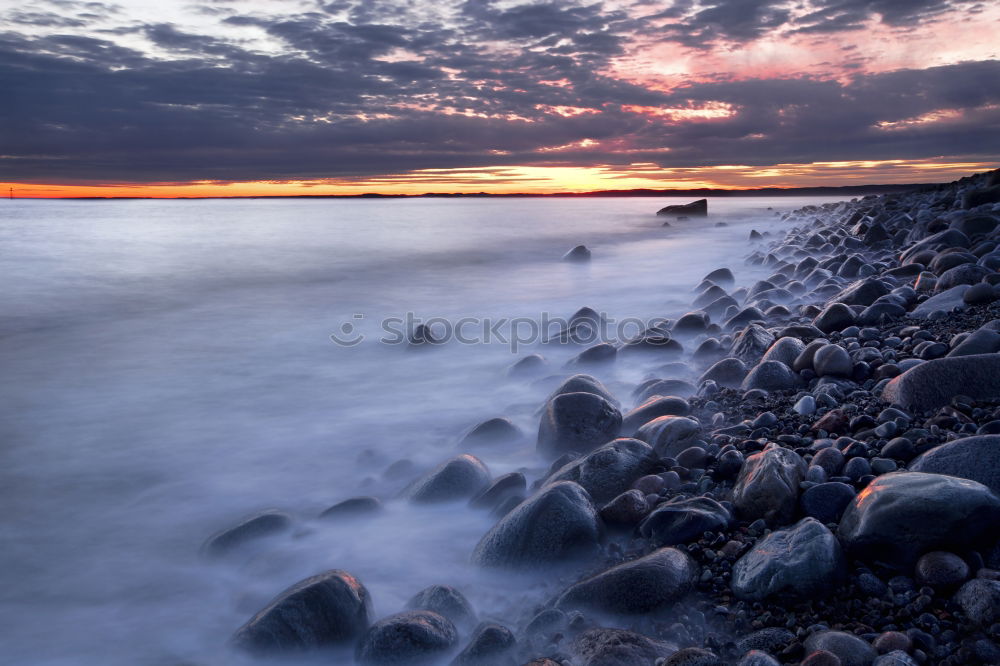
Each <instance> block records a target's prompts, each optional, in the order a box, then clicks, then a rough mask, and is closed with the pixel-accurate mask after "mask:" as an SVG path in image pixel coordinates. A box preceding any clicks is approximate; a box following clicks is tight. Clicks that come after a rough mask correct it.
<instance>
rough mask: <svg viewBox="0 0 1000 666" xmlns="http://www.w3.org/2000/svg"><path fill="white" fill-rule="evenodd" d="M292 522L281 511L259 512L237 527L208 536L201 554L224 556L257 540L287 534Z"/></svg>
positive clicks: (289, 517)
mask: <svg viewBox="0 0 1000 666" xmlns="http://www.w3.org/2000/svg"><path fill="white" fill-rule="evenodd" d="M293 522H294V521H293V520H292V517H291V516H289V515H288V514H287V513H284V512H283V511H278V510H277V509H267V510H266V511H261V512H260V513H256V514H254V515H252V516H249V517H248V518H244V519H243V520H242V521H240V523H239V524H238V525H234V526H233V527H227V528H226V529H224V530H221V531H219V532H216V533H215V534H213V535H212V536H210V537H209V538H208V539H207V540H206V541H205V544H204V545H203V546H202V553H204V554H205V555H207V556H208V557H219V556H222V555H226V554H228V553H230V552H232V551H235V550H236V549H238V548H241V547H242V546H244V545H245V544H247V543H250V542H252V541H256V540H257V539H263V538H265V537H269V536H274V535H277V534H282V533H284V532H287V531H288V530H290V529H291V528H292V524H293Z"/></svg>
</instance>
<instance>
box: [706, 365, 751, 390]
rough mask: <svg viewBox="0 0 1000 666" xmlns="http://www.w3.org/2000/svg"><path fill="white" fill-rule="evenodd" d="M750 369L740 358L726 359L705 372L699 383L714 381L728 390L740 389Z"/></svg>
mask: <svg viewBox="0 0 1000 666" xmlns="http://www.w3.org/2000/svg"><path fill="white" fill-rule="evenodd" d="M748 372H750V369H749V368H747V366H746V363H744V362H743V361H741V360H740V359H738V358H724V359H722V360H721V361H719V362H718V363H716V364H715V365H713V366H712V367H711V368H709V369H708V370H706V371H705V374H703V375H702V376H701V377H700V378H699V379H698V383H699V384H701V383H702V382H706V381H713V382H715V383H716V384H718V385H719V386H724V387H726V388H738V387H739V385H740V384H742V383H743V380H744V379H745V378H746V376H747V373H748Z"/></svg>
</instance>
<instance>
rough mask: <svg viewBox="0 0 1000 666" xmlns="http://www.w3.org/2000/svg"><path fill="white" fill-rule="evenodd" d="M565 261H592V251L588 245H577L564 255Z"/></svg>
mask: <svg viewBox="0 0 1000 666" xmlns="http://www.w3.org/2000/svg"><path fill="white" fill-rule="evenodd" d="M563 261H570V262H578V263H580V262H587V261H590V249H589V248H587V246H586V245H577V246H576V247H574V248H573V249H572V250H570V251H569V252H567V253H566V254H564V255H563Z"/></svg>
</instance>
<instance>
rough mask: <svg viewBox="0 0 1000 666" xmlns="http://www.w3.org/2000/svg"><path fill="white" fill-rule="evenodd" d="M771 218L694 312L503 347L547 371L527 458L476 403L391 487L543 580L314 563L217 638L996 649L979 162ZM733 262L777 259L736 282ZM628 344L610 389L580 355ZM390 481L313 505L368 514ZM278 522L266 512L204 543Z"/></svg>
mask: <svg viewBox="0 0 1000 666" xmlns="http://www.w3.org/2000/svg"><path fill="white" fill-rule="evenodd" d="M708 219H709V221H710V220H711V217H709V218H708ZM782 221H783V225H784V226H785V227H786V229H787V233H785V234H770V235H762V234H760V233H757V232H756V231H754V232H751V233H750V238H749V240H748V245H749V249H748V254H747V257H746V265H745V266H742V267H741V266H720V267H718V269H717V270H714V271H712V272H710V273H709V274H708V275H706V276H705V278H704V280H703V281H702V282H701V283H700V284H698V285H695V286H694V289H693V290H692V291H691V294H690V302H691V311H690V312H689V313H688V314H684V315H683V316H680V317H677V318H676V319H672V320H668V321H665V322H664V323H661V324H658V325H657V326H655V327H652V328H650V329H648V330H646V331H644V332H643V333H641V334H640V335H639V336H637V337H633V338H631V339H628V340H621V341H617V342H614V343H609V342H604V343H601V344H597V345H592V346H588V345H587V344H585V341H586V340H592V339H594V338H593V333H594V331H595V330H598V329H601V328H602V326H603V324H604V322H602V320H601V315H600V314H598V313H597V312H595V311H594V310H591V309H590V308H586V307H585V308H582V309H581V310H580V311H579V312H577V313H576V314H575V315H574V316H573V317H572V318H571V319H570V320H569V324H568V326H567V327H566V328H565V330H564V331H562V334H561V335H560V336H558V338H559V339H558V340H557V343H558V344H564V345H579V346H580V350H579V354H578V355H577V356H575V357H574V359H573V360H572V361H571V362H570V363H568V364H567V365H566V367H564V368H558V367H553V366H551V365H549V363H548V361H547V360H546V358H545V352H544V349H541V350H540V353H537V354H530V355H527V356H524V357H523V358H521V359H520V360H519V361H517V362H516V363H514V364H513V365H512V366H511V368H510V369H509V371H508V377H507V379H506V380H505V381H511V382H523V383H524V384H525V385H526V386H527V385H533V386H538V385H546V386H548V385H552V386H554V387H555V388H554V389H553V390H552V391H551V393H550V395H549V397H548V399H547V400H546V401H545V402H544V404H541V405H537V410H538V411H537V423H538V425H537V427H538V430H537V450H538V452H539V453H540V454H541V455H542V456H543V457H544V458H545V459H546V460H549V461H551V465H550V466H549V468H548V469H547V470H546V469H538V468H536V467H533V466H532V465H531V464H530V463H528V461H526V466H525V467H524V468H523V469H522V470H519V471H515V472H511V473H507V474H503V475H499V476H496V477H495V478H494V477H493V476H492V475H491V473H490V471H489V469H488V468H487V466H486V465H485V464H484V463H483V462H482V461H481V460H480V457H479V454H477V452H478V451H482V450H483V447H500V448H502V447H504V446H505V443H507V442H510V441H514V440H518V439H520V438H523V437H531V438H534V437H535V434H534V433H533V432H532V433H524V432H522V429H520V428H518V426H517V425H515V424H514V423H513V422H512V421H511V420H509V419H508V418H506V415H504V414H497V415H496V416H495V417H494V418H492V419H489V420H487V421H484V422H482V423H481V424H479V425H478V426H476V427H474V428H472V429H470V430H469V431H467V432H466V433H455V436H456V438H457V439H458V441H459V442H460V444H459V447H458V450H457V451H456V455H455V456H454V457H452V458H450V459H448V460H444V461H442V462H441V464H440V465H439V466H437V467H436V468H434V469H432V470H430V471H429V472H426V473H423V474H421V475H419V476H417V477H416V478H412V479H409V480H408V481H407V484H406V485H405V488H404V490H403V491H402V493H403V497H404V499H405V501H408V502H412V503H427V504H450V505H452V506H454V507H455V509H454V510H455V511H479V512H490V513H491V515H492V516H493V517H494V518H495V521H496V522H495V524H494V525H493V527H492V528H491V529H489V530H488V531H487V532H486V533H485V534H483V536H482V538H481V540H480V541H479V543H478V545H476V546H475V548H474V549H473V550H472V552H470V553H468V557H469V558H470V559H471V561H472V562H473V563H474V564H475V565H476V566H478V567H481V568H482V569H483V570H484V571H490V572H493V573H494V574H497V573H498V572H499V574H500V575H506V574H508V573H509V575H510V576H511V578H510V581H511V582H510V585H511V586H517V585H519V584H522V583H521V581H522V578H520V577H519V574H521V573H523V572H526V571H531V572H547V573H546V575H548V576H549V577H550V579H551V580H553V581H557V582H558V586H559V588H560V591H559V592H558V593H556V594H554V595H549V598H547V599H545V600H543V601H541V602H539V603H537V604H532V605H531V606H530V607H525V608H522V609H520V610H519V611H518V614H517V615H518V618H517V621H515V622H511V621H509V620H508V621H506V622H497V621H494V620H493V618H491V617H490V614H489V613H488V612H483V611H481V610H480V609H476V608H474V607H473V606H472V604H470V602H469V601H468V600H467V598H466V596H467V591H466V592H463V590H462V589H460V588H459V587H456V586H453V583H452V581H449V580H441V581H440V582H439V584H437V585H434V586H431V587H429V588H427V589H425V590H423V591H421V592H420V593H418V594H416V595H415V596H414V597H413V598H412V599H411V600H410V601H409V602H408V603H407V604H406V607H405V608H399V609H397V610H398V612H395V613H386V612H385V611H386V610H387V609H384V608H380V611H381V613H380V614H379V615H375V613H374V611H373V600H372V598H371V596H372V595H371V594H370V593H369V592H368V589H367V588H366V585H365V584H366V582H369V581H364V580H361V579H359V578H358V577H356V576H355V575H354V574H352V573H351V572H349V571H345V570H342V569H332V570H327V571H317V572H316V575H315V576H312V577H310V578H307V579H305V580H302V581H301V582H299V583H298V584H296V585H294V586H292V587H291V588H289V589H287V590H285V591H283V592H281V593H280V594H278V595H277V596H276V597H275V598H274V599H273V601H271V602H270V603H269V604H267V605H266V606H265V607H263V608H261V609H260V610H259V612H257V613H256V614H255V615H253V616H252V617H250V618H248V621H247V622H246V624H244V625H243V626H242V627H241V628H239V629H238V630H237V631H236V632H235V634H234V636H233V638H232V641H231V644H232V646H233V649H234V650H235V651H236V652H237V653H244V654H250V655H254V656H257V657H263V658H272V659H279V660H280V659H283V658H287V657H289V656H293V655H301V654H303V652H306V653H315V654H316V655H318V656H317V658H318V659H319V661H318V662H317V663H342V661H343V660H345V659H346V660H351V659H354V660H356V661H357V663H360V664H366V665H368V664H371V665H380V664H448V663H451V664H457V665H473V664H482V665H498V666H499V665H505V666H507V665H510V666H519V665H521V664H530V665H531V666H556V665H557V664H562V665H579V666H605V665H608V666H611V665H619V664H620V665H623V666H625V665H630V664H647V665H654V664H655V665H656V666H680V665H684V666H694V665H698V666H715V665H721V664H739V665H740V666H767V665H770V664H803V665H809V666H837V665H838V664H839V665H843V666H867V665H872V664H874V665H875V666H907V665H910V664H956V665H957V664H997V663H1000V353H998V352H1000V300H998V299H1000V272H997V271H998V269H1000V171H994V172H990V173H985V174H980V175H977V176H973V177H969V178H964V179H962V180H960V181H957V182H955V183H951V184H947V185H941V186H938V187H932V188H925V189H922V190H920V191H912V192H904V193H900V194H888V195H880V196H869V197H864V198H862V199H855V200H853V201H850V202H841V203H833V204H824V205H820V206H807V207H805V208H802V209H799V210H796V211H794V212H791V213H784V214H782ZM708 223H709V222H705V221H703V220H702V219H698V220H697V221H689V220H680V221H677V222H676V224H678V225H683V224H686V225H692V224H708ZM581 254H582V251H578V252H576V256H574V257H573V259H574V260H577V261H579V260H580V256H579V255H581ZM584 260H590V261H595V262H596V261H600V255H599V252H598V251H594V252H593V257H592V258H591V253H590V252H588V253H587V256H586V257H585V258H584ZM747 267H757V268H760V267H764V268H766V269H768V270H769V271H770V273H771V274H770V276H769V277H767V278H766V279H763V280H759V281H756V282H755V283H750V284H747V283H744V282H741V280H740V274H741V269H743V270H746V269H747ZM431 342H432V341H431V340H430V339H429V338H428V337H427V336H426V335H420V336H417V337H415V338H414V339H413V340H412V341H411V343H412V344H414V345H416V346H430V343H431ZM422 351H426V353H427V354H428V358H432V357H433V354H434V353H435V350H433V349H427V350H422ZM626 356H627V357H629V358H631V359H641V361H642V363H648V365H649V369H650V372H649V374H648V378H647V379H646V380H644V381H642V382H640V383H637V384H635V385H634V386H632V387H631V391H630V392H628V393H627V394H615V393H614V392H613V391H612V390H611V389H609V388H608V387H607V386H605V385H604V384H603V383H602V382H601V381H600V380H599V379H597V378H595V377H593V376H591V374H589V373H588V368H593V367H602V366H606V364H614V363H616V362H618V359H621V358H625V357H626ZM574 373H575V374H574ZM616 388H617V387H616ZM290 455H293V454H290ZM393 468H395V472H396V473H398V474H400V475H402V476H403V477H406V476H407V474H408V467H407V465H405V464H403V461H400V462H399V463H398V464H396V465H392V466H390V469H393ZM411 475H412V474H411ZM390 499H394V498H390V497H375V496H358V497H354V498H350V499H347V500H345V501H342V502H339V503H338V504H336V505H334V506H332V507H330V508H329V509H327V510H326V511H325V512H324V514H323V519H324V520H331V521H366V520H372V519H374V517H375V516H377V515H378V513H379V512H380V511H381V510H382V507H383V504H384V502H386V501H387V500H390ZM292 524H293V519H292V518H291V517H290V516H288V515H286V514H284V513H282V512H278V511H269V512H264V513H262V514H259V515H256V516H254V517H252V518H250V519H248V520H247V521H245V522H243V523H241V524H240V525H238V526H236V527H233V528H230V529H227V530H224V531H223V532H221V533H219V534H217V535H215V536H213V537H212V538H211V539H210V540H209V541H208V542H207V543H206V544H205V547H204V553H205V556H206V557H210V558H213V559H216V558H226V557H229V556H230V555H231V553H232V552H233V551H236V550H239V549H240V548H244V547H246V546H247V544H249V543H252V542H254V541H256V540H260V539H267V538H272V537H274V536H276V535H281V534H285V533H287V532H288V531H289V530H290V529H292ZM323 655H327V657H324V656H323ZM330 659H333V661H330Z"/></svg>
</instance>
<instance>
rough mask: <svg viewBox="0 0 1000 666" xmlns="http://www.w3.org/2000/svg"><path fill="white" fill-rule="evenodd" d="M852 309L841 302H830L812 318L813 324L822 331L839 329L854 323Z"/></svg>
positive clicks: (828, 331)
mask: <svg viewBox="0 0 1000 666" xmlns="http://www.w3.org/2000/svg"><path fill="white" fill-rule="evenodd" d="M854 320H855V316H854V311H853V310H851V308H849V307H847V306H846V305H845V304H843V303H830V304H829V305H827V306H826V307H825V308H823V310H822V311H821V312H820V313H819V314H818V315H816V318H815V319H813V325H814V326H815V327H816V328H818V329H819V330H821V331H823V332H824V333H832V332H833V331H841V330H843V329H845V328H847V327H848V326H850V325H852V324H853V323H854Z"/></svg>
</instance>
